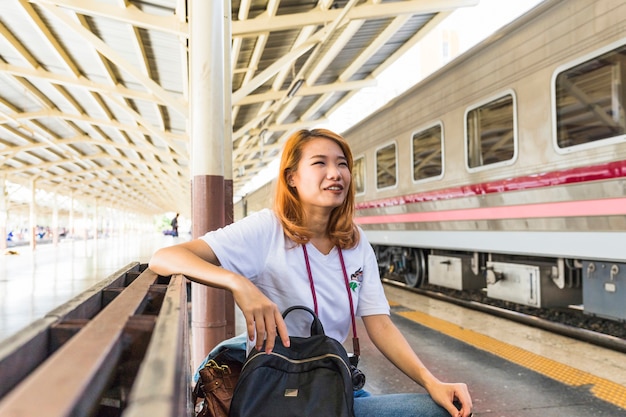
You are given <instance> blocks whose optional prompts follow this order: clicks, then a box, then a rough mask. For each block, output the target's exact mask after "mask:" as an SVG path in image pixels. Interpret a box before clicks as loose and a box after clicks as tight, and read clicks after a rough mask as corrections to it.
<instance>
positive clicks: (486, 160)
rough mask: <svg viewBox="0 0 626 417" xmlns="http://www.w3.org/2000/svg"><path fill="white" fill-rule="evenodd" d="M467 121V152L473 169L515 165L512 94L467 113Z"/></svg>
mask: <svg viewBox="0 0 626 417" xmlns="http://www.w3.org/2000/svg"><path fill="white" fill-rule="evenodd" d="M465 120H466V124H465V129H466V132H465V133H466V143H465V145H466V149H465V151H466V155H467V166H468V167H469V168H470V169H472V168H474V169H477V168H480V167H483V166H486V165H493V164H502V163H507V162H509V161H513V159H514V158H515V148H516V145H515V141H516V139H515V138H516V134H515V125H516V122H515V102H514V100H513V94H512V93H510V94H506V95H504V96H502V97H499V98H497V99H495V100H490V101H489V102H487V103H485V104H481V105H480V106H478V107H476V108H473V109H471V110H468V112H467V114H466V118H465Z"/></svg>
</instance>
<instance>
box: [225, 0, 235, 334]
mask: <svg viewBox="0 0 626 417" xmlns="http://www.w3.org/2000/svg"><path fill="white" fill-rule="evenodd" d="M230 3H231V0H224V62H225V64H226V65H225V66H224V67H225V68H226V71H225V73H224V83H223V86H224V109H225V112H224V223H225V224H230V223H232V222H233V221H234V209H233V197H234V196H233V194H234V191H233V188H234V186H233V123H232V103H231V101H232V100H231V98H232V91H233V89H232V68H231V64H230V60H231V53H230V50H231V45H232V29H231V22H232V16H231V13H232V8H231V6H230ZM225 306H226V338H231V337H233V336H235V299H234V298H233V294H232V293H229V292H227V293H226V294H225Z"/></svg>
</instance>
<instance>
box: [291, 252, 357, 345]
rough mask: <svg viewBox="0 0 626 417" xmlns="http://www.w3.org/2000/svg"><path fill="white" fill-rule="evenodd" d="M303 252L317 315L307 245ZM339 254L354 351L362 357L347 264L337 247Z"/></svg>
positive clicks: (315, 296)
mask: <svg viewBox="0 0 626 417" xmlns="http://www.w3.org/2000/svg"><path fill="white" fill-rule="evenodd" d="M302 251H303V252H304V261H305V263H306V272H307V273H308V274H309V285H310V287H311V294H312V295H313V309H314V310H315V314H316V315H317V314H318V312H317V295H316V294H315V284H314V283H313V274H312V273H311V264H310V263H309V253H308V252H307V250H306V245H302ZM337 251H338V252H339V260H340V261H341V269H342V270H343V279H344V282H345V284H346V291H347V292H348V300H349V301H350V318H351V319H352V350H353V353H354V355H355V356H357V357H358V356H360V355H361V349H360V346H359V338H358V336H357V334H356V320H355V319H354V304H353V302H352V293H351V292H350V281H349V280H348V273H347V272H346V264H345V262H344V261H343V253H342V252H341V248H340V247H339V246H337Z"/></svg>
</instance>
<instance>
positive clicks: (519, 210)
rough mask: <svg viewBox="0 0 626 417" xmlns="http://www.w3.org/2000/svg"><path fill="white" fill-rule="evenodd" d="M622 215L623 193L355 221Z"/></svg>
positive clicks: (625, 203) (625, 208) (625, 209)
mask: <svg viewBox="0 0 626 417" xmlns="http://www.w3.org/2000/svg"><path fill="white" fill-rule="evenodd" d="M620 215H626V197H625V198H608V199H603V200H586V201H564V202H559V203H544V204H522V205H517V206H503V207H485V208H474V209H463V210H444V211H427V212H417V213H401V214H387V215H381V216H364V217H357V218H356V219H355V220H356V222H357V223H359V224H379V223H415V222H442V221H462V220H470V221H472V220H504V219H529V218H541V217H545V218H550V217H582V216H620Z"/></svg>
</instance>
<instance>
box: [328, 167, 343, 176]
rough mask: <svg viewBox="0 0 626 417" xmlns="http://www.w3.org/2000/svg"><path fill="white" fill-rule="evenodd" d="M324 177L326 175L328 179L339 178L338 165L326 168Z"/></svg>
mask: <svg viewBox="0 0 626 417" xmlns="http://www.w3.org/2000/svg"><path fill="white" fill-rule="evenodd" d="M326 177H328V179H339V178H341V170H340V169H339V167H338V166H334V165H332V166H331V167H329V168H328V172H327V173H326Z"/></svg>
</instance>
